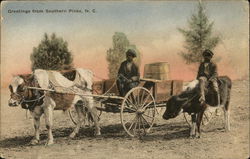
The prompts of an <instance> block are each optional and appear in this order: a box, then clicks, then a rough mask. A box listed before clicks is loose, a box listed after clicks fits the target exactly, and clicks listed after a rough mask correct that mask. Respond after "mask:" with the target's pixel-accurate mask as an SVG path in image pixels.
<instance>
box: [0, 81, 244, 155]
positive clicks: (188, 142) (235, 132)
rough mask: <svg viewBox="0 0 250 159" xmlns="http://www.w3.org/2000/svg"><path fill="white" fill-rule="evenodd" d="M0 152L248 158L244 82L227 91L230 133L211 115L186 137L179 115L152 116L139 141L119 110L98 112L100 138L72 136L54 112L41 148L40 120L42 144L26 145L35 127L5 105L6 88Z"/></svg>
mask: <svg viewBox="0 0 250 159" xmlns="http://www.w3.org/2000/svg"><path fill="white" fill-rule="evenodd" d="M1 96H2V98H1V120H2V121H1V141H0V148H1V149H0V153H1V154H2V155H3V156H4V157H5V158H7V159H9V158H25V159H29V158H30V159H45V158H46V159H47V158H55V159H57V158H58V159H59V158H60V159H67V158H72V159H75V158H90V159H92V158H100V159H106V158H107V159H110V158H113V159H116V158H124V159H125V158H126V159H127V158H130V159H134V158H139V159H140V158H141V159H153V158H155V159H160V158H167V159H246V158H248V157H249V81H234V82H233V88H232V94H231V104H230V106H231V131H230V132H225V131H224V129H223V126H224V124H223V122H224V120H223V119H224V117H223V113H222V115H220V116H215V117H214V118H213V119H212V121H211V122H210V123H209V124H208V125H206V126H203V127H202V130H203V134H202V138H200V139H189V138H188V135H189V127H188V125H187V124H186V123H185V122H184V119H183V116H182V115H181V116H179V117H177V118H175V119H172V120H169V121H165V120H163V119H162V118H161V115H159V116H158V117H157V120H156V123H157V125H156V126H155V127H154V128H153V129H152V131H151V133H150V134H148V135H147V136H146V137H144V138H143V139H141V140H139V139H136V138H130V137H128V136H127V135H126V133H125V131H124V130H123V128H122V126H121V124H120V118H119V114H113V113H103V114H102V116H101V121H100V124H101V126H102V130H101V132H102V136H101V137H98V138H95V137H94V136H93V132H94V130H93V128H82V129H81V130H80V135H79V136H77V137H76V138H75V139H74V140H71V139H69V138H68V136H69V134H70V133H71V132H72V130H73V124H72V123H71V121H70V119H69V117H68V116H67V114H65V113H63V112H61V111H55V112H54V126H53V127H54V128H53V133H54V140H55V144H54V145H52V146H44V144H45V141H46V138H47V134H46V128H45V124H44V118H43V117H42V120H41V123H42V124H41V143H40V144H39V145H36V146H30V145H29V142H30V140H31V139H32V136H33V133H34V130H33V125H32V120H31V118H30V116H29V115H28V118H26V112H25V110H23V109H21V108H20V107H19V108H11V107H8V105H7V100H8V98H9V92H8V90H7V89H2V92H1Z"/></svg>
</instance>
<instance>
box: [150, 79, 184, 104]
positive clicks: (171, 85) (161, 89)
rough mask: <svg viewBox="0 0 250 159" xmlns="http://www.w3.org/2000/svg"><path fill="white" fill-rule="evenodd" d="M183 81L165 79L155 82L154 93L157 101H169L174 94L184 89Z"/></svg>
mask: <svg viewBox="0 0 250 159" xmlns="http://www.w3.org/2000/svg"><path fill="white" fill-rule="evenodd" d="M182 86H183V82H182V81H179V80H165V81H161V82H157V83H155V85H154V87H153V95H154V97H155V101H156V102H162V101H167V100H168V99H169V98H170V97H171V96H172V95H176V94H179V93H180V92H181V91H182Z"/></svg>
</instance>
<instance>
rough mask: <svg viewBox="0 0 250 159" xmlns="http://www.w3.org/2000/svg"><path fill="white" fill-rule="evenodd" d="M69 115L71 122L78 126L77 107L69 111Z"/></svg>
mask: <svg viewBox="0 0 250 159" xmlns="http://www.w3.org/2000/svg"><path fill="white" fill-rule="evenodd" d="M68 114H69V117H70V120H71V121H72V123H73V124H75V125H76V124H77V123H76V122H77V112H76V110H75V107H70V108H69V109H68Z"/></svg>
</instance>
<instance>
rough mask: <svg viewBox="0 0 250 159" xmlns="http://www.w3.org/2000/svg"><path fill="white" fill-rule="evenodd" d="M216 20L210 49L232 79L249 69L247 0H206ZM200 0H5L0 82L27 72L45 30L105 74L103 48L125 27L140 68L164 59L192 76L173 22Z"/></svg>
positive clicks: (176, 74) (181, 21) (177, 72)
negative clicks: (216, 40)
mask: <svg viewBox="0 0 250 159" xmlns="http://www.w3.org/2000/svg"><path fill="white" fill-rule="evenodd" d="M204 3H205V6H206V13H207V15H208V17H209V19H210V20H211V21H214V34H215V35H219V36H220V37H221V39H222V43H220V44H219V45H218V46H217V47H216V49H215V50H214V52H215V54H216V56H220V57H222V59H221V61H220V62H219V63H218V68H219V74H220V75H228V76H230V77H231V78H233V79H237V78H242V77H243V76H246V75H248V68H249V61H248V59H249V54H248V51H249V41H248V35H249V26H248V24H249V23H248V12H249V8H248V2H246V1H204ZM197 4H198V1H158V2H153V1H142V2H124V1H123V2H114V1H113V2H112V1H106V2H105V1H95V2H91V1H86V2H4V3H2V27H1V29H2V30H1V40H2V41H1V42H2V43H1V73H2V74H1V77H2V80H1V82H2V84H4V85H5V84H7V83H9V82H10V80H11V78H12V75H15V74H21V73H28V72H30V70H31V69H30V68H31V66H30V54H31V53H32V50H33V47H37V46H38V44H39V42H40V41H41V39H42V38H43V35H44V33H45V32H46V33H48V34H51V33H56V35H57V36H59V37H62V38H63V39H64V40H65V41H67V42H68V46H69V50H70V51H71V52H72V54H73V57H74V61H73V63H74V66H75V67H82V68H88V69H91V70H92V71H93V72H94V73H95V74H96V75H97V76H100V77H103V78H107V74H108V70H107V63H106V60H105V57H106V51H107V50H108V49H109V48H111V47H112V36H113V35H114V33H115V32H123V33H125V34H126V35H127V37H128V39H129V41H130V43H132V44H134V45H136V46H137V48H138V50H139V51H140V52H141V54H142V65H141V73H142V72H143V66H144V64H146V63H152V62H160V61H161V62H162V61H165V62H168V63H169V64H170V67H171V77H172V79H182V80H192V79H194V78H195V76H196V70H195V69H191V68H190V67H189V66H188V65H186V64H185V62H184V61H183V60H182V59H181V57H180V56H179V55H178V53H179V52H181V51H185V50H184V47H183V46H184V37H183V36H182V34H181V33H180V32H178V30H177V28H186V27H187V20H188V19H189V18H190V17H191V15H192V14H193V13H195V11H196V7H197ZM19 9H22V10H31V11H32V9H37V10H39V9H40V10H44V13H32V12H31V13H10V10H19ZM46 9H50V10H52V9H64V10H68V9H79V10H82V11H84V10H85V9H89V10H92V9H94V10H95V13H84V12H83V13H69V12H67V13H45V10H46Z"/></svg>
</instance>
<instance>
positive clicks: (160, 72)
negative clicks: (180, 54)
mask: <svg viewBox="0 0 250 159" xmlns="http://www.w3.org/2000/svg"><path fill="white" fill-rule="evenodd" d="M169 72H170V71H169V64H168V63H167V62H157V63H151V64H146V65H145V66H144V75H143V77H144V78H149V79H157V80H170V76H169Z"/></svg>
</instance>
